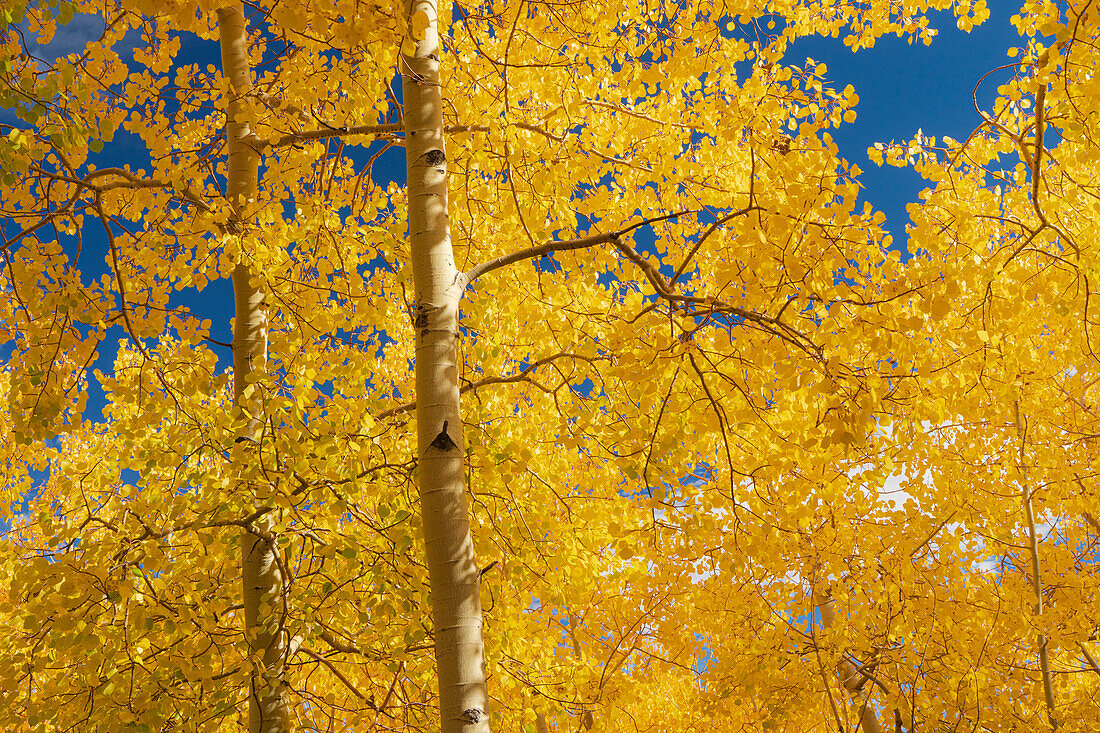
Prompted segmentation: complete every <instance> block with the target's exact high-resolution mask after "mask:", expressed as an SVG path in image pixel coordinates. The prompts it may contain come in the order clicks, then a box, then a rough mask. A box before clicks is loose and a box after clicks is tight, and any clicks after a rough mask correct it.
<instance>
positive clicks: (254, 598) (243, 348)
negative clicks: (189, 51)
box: [218, 3, 290, 733]
mask: <svg viewBox="0 0 1100 733" xmlns="http://www.w3.org/2000/svg"><path fill="white" fill-rule="evenodd" d="M218 29H219V35H220V38H221V55H222V73H223V75H224V76H225V78H226V79H227V80H228V81H229V87H230V94H231V96H230V100H229V104H228V107H227V109H226V137H227V141H228V147H229V163H228V166H227V174H226V177H227V181H226V190H227V193H228V197H229V201H230V204H231V205H232V207H233V214H234V217H233V221H232V222H231V223H230V227H229V230H230V232H231V233H232V234H235V235H237V236H241V237H243V236H245V234H246V232H247V229H248V219H249V216H250V215H249V211H248V209H249V206H250V204H251V203H252V202H254V201H255V199H256V193H257V188H258V176H259V164H260V156H259V154H258V152H257V151H256V149H255V148H254V147H253V146H252V139H253V137H254V133H253V132H252V130H251V129H250V128H249V126H248V122H247V121H246V120H244V119H243V113H244V106H245V105H244V102H243V101H242V100H243V98H244V97H245V95H247V94H248V93H249V92H250V91H251V88H252V70H251V67H250V66H249V61H248V30H247V27H246V22H245V17H244V6H243V4H240V3H238V4H236V5H233V6H231V7H228V8H223V9H221V10H219V11H218ZM251 275H252V273H251V270H250V268H249V265H248V262H247V255H246V254H245V253H242V255H241V259H240V261H239V262H238V264H237V266H236V268H235V269H234V270H233V301H234V305H235V308H236V312H235V320H234V326H233V403H234V407H235V408H236V410H237V411H238V414H239V413H240V412H241V411H245V412H247V414H248V416H249V417H248V420H247V422H246V423H245V426H244V428H243V429H242V431H241V433H240V434H239V435H238V436H237V446H236V450H234V456H235V457H236V460H237V461H238V473H239V474H241V473H247V468H248V467H247V465H246V463H247V462H249V461H253V460H255V459H256V456H257V455H258V452H259V442H260V438H261V434H262V429H263V420H262V418H261V413H262V409H263V408H262V402H261V401H260V400H259V399H258V398H256V397H255V396H253V397H246V396H245V388H246V387H247V386H248V384H249V375H250V374H251V373H252V372H253V370H256V369H262V368H263V365H264V362H265V360H266V359H267V314H266V311H265V308H264V296H263V292H262V291H261V290H260V289H259V288H257V287H255V285H254V283H253V281H252V277H251ZM270 530H271V519H270V515H266V516H265V517H263V518H260V519H258V520H257V521H256V522H255V523H254V524H253V526H252V527H251V528H249V530H246V531H245V532H243V533H242V535H241V566H242V573H241V575H242V586H243V603H244V624H245V631H244V635H245V641H246V643H247V644H248V652H249V658H250V659H251V660H252V662H253V667H252V672H251V675H250V676H251V681H250V686H249V698H248V700H249V701H248V730H249V731H250V733H281V732H282V731H288V730H290V713H289V710H288V708H287V702H286V698H285V693H286V685H285V682H284V679H283V676H284V672H285V668H286V653H287V642H286V639H287V635H286V632H285V631H284V629H283V628H282V624H283V600H284V599H283V579H282V577H281V575H280V569H279V564H278V561H277V558H276V554H275V553H276V547H275V543H274V538H273V536H272V534H271V531H270Z"/></svg>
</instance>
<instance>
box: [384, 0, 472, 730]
mask: <svg viewBox="0 0 1100 733" xmlns="http://www.w3.org/2000/svg"><path fill="white" fill-rule="evenodd" d="M405 13H406V18H407V19H408V21H409V28H410V32H411V33H412V34H413V36H412V38H410V42H411V41H415V43H414V44H413V45H411V46H410V45H406V46H405V47H404V49H403V52H402V55H401V57H400V61H399V63H400V65H401V68H400V70H401V88H402V90H403V93H404V104H405V156H406V169H407V172H408V196H409V246H410V249H411V257H412V266H413V281H414V287H415V291H416V311H415V314H414V317H413V320H414V326H415V329H416V425H417V439H418V440H417V442H418V447H417V457H418V469H417V470H418V475H419V488H420V511H421V515H422V517H423V522H424V544H425V552H426V555H427V562H428V578H429V582H430V583H431V594H432V622H433V625H434V627H435V658H436V667H437V670H438V675H439V714H440V720H441V730H442V733H475V732H476V733H487V732H488V730H489V720H488V711H487V697H488V693H487V690H486V684H485V668H484V659H483V654H484V650H483V645H482V641H481V624H482V621H481V598H480V595H479V591H478V567H477V563H476V561H475V559H474V546H473V541H472V540H471V538H470V522H469V519H468V513H467V508H466V497H465V493H464V490H465V485H464V481H463V476H464V473H465V465H464V455H465V450H464V448H463V445H464V444H463V438H462V416H461V413H460V411H459V404H458V387H459V385H458V377H459V374H458V359H457V350H458V305H459V299H460V298H461V297H462V286H461V284H460V282H459V272H458V270H457V269H456V268H455V263H454V255H453V253H452V251H451V235H450V225H449V221H448V215H447V156H446V152H445V148H444V144H443V100H442V95H441V93H440V76H439V55H440V53H441V51H440V45H439V31H438V29H437V27H436V23H437V10H436V3H435V0H406V4H405ZM407 43H408V42H407Z"/></svg>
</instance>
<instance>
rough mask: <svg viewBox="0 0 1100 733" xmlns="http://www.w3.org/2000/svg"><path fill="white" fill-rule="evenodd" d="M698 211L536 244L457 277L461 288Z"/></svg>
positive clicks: (674, 213)
mask: <svg viewBox="0 0 1100 733" xmlns="http://www.w3.org/2000/svg"><path fill="white" fill-rule="evenodd" d="M698 212H699V209H685V210H684V211H676V212H673V213H671V214H664V215H662V216H655V217H653V218H650V219H643V220H642V221H640V222H637V223H635V224H631V225H630V226H628V227H625V228H623V229H619V230H617V231H614V232H608V233H606V234H591V235H589V236H587V237H578V238H577V239H568V240H566V241H564V242H560V241H553V240H552V241H549V242H545V243H543V244H537V245H535V246H533V247H527V248H526V249H521V250H518V251H516V252H511V253H509V254H506V255H501V256H500V257H495V258H493V259H491V260H488V261H486V262H482V263H481V264H479V265H475V266H474V267H472V268H470V269H469V270H467V271H466V272H464V273H462V274H461V275H459V280H460V281H461V284H462V286H463V288H465V286H467V285H469V284H470V283H472V282H473V281H474V280H476V279H477V278H479V277H481V276H482V275H484V274H485V273H488V272H492V271H493V270H499V269H500V268H502V267H507V266H508V265H511V264H515V263H516V262H522V261H523V260H531V259H534V258H536V257H542V256H543V255H548V254H550V253H552V252H566V251H569V250H572V249H587V248H589V247H595V246H596V245H599V244H606V243H608V242H615V241H616V240H618V239H619V237H621V236H623V235H624V234H627V233H628V232H631V231H633V230H635V229H638V228H639V227H644V226H647V225H649V224H656V223H657V222H661V221H667V220H669V219H675V218H677V217H680V216H684V215H685V214H695V213H698Z"/></svg>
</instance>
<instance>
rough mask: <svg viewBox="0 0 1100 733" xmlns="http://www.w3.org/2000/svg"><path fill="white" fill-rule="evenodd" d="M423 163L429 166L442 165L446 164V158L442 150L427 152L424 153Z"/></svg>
mask: <svg viewBox="0 0 1100 733" xmlns="http://www.w3.org/2000/svg"><path fill="white" fill-rule="evenodd" d="M423 157H424V162H425V163H427V164H428V165H430V166H436V165H443V164H444V163H446V162H447V156H446V154H444V152H443V151H442V150H438V149H437V150H429V151H428V152H426V153H424V156H423Z"/></svg>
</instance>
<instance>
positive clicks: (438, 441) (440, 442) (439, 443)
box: [430, 420, 458, 451]
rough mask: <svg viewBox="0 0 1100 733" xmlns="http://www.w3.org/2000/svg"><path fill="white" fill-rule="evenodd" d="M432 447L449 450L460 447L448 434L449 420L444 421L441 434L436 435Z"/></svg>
mask: <svg viewBox="0 0 1100 733" xmlns="http://www.w3.org/2000/svg"><path fill="white" fill-rule="evenodd" d="M430 445H431V447H432V448H438V449H439V450H443V451H447V450H454V449H455V448H457V447H458V445H456V444H455V442H454V441H453V440H451V436H449V435H447V421H446V420H444V421H443V429H442V430H440V431H439V435H437V436H435V440H433V441H432V442H431V444H430Z"/></svg>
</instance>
